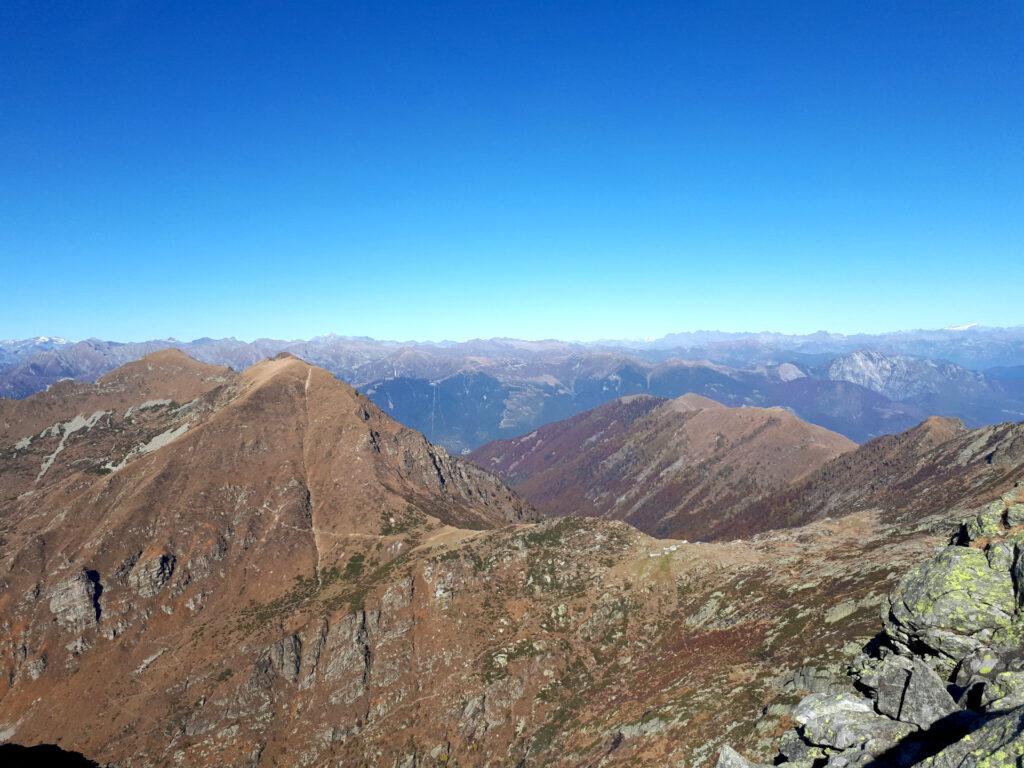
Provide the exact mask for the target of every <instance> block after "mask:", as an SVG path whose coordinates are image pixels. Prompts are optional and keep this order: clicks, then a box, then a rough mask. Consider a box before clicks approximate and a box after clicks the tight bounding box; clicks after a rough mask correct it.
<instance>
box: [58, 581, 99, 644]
mask: <svg viewBox="0 0 1024 768" xmlns="http://www.w3.org/2000/svg"><path fill="white" fill-rule="evenodd" d="M100 591H101V590H100V586H99V578H98V575H97V574H95V572H92V571H85V570H83V571H79V572H78V573H75V574H74V575H73V576H70V577H68V578H67V579H65V580H64V581H62V582H60V583H59V584H58V585H57V586H56V587H55V588H54V589H53V591H52V592H51V593H50V603H49V606H50V613H52V614H53V615H54V617H55V618H56V619H57V622H58V623H60V624H61V625H62V626H64V627H67V628H69V629H75V630H82V629H85V628H86V627H89V626H92V625H94V624H96V623H97V622H98V621H99V620H100V613H101V610H100V603H99V595H100Z"/></svg>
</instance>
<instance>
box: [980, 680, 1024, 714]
mask: <svg viewBox="0 0 1024 768" xmlns="http://www.w3.org/2000/svg"><path fill="white" fill-rule="evenodd" d="M980 703H981V706H982V708H983V709H984V710H985V711H986V712H1007V711H1009V710H1011V709H1017V708H1018V707H1024V672H1000V673H999V674H997V675H996V676H995V678H994V679H992V680H990V681H989V682H987V683H986V684H985V688H984V690H983V691H982V693H981V702H980Z"/></svg>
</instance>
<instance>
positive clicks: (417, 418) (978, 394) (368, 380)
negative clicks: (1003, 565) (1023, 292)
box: [0, 327, 1024, 453]
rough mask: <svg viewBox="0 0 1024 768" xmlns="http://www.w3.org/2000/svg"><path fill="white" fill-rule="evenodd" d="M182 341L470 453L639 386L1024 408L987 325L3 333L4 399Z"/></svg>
mask: <svg viewBox="0 0 1024 768" xmlns="http://www.w3.org/2000/svg"><path fill="white" fill-rule="evenodd" d="M171 347H175V348H179V349H181V350H182V351H184V352H186V353H187V354H188V355H190V356H192V357H194V358H195V359H197V360H201V361H203V362H207V363H211V364H217V365H228V366H231V367H232V368H233V369H235V370H242V369H244V368H246V367H248V366H250V365H252V364H254V363H256V362H258V361H260V360H262V359H265V358H269V357H273V356H275V355H277V354H279V353H280V352H289V353H291V354H293V355H295V356H297V357H300V358H302V359H303V360H306V361H308V362H310V363H312V364H314V365H318V366H321V367H323V368H325V369H326V370H328V371H330V372H331V373H333V374H334V375H335V376H337V377H338V378H339V379H341V380H343V381H345V382H347V383H349V384H351V385H353V386H355V387H356V388H358V389H359V390H360V391H362V392H363V393H365V394H366V395H367V396H368V397H370V398H371V399H372V400H373V401H374V402H375V403H376V404H377V405H379V406H380V407H381V408H383V409H384V410H385V411H386V412H387V413H388V414H389V415H391V416H392V417H393V418H395V419H397V420H398V421H400V422H402V423H404V424H406V425H407V426H410V427H412V428H414V429H416V430H418V431H420V432H423V433H424V434H425V435H426V436H427V437H428V438H429V439H430V440H432V441H434V442H437V443H440V444H442V445H444V446H445V447H447V448H448V449H449V450H451V451H453V452H456V453H463V452H468V451H471V450H473V449H475V448H477V447H479V446H481V445H483V444H485V443H487V442H490V441H492V440H496V439H505V438H511V437H516V436H520V435H523V434H526V433H528V432H530V431H532V430H534V429H536V428H537V427H540V426H543V425H545V424H548V423H551V422H554V421H558V420H561V419H565V418H568V417H570V416H573V415H575V414H577V413H581V412H583V411H586V410H589V409H591V408H594V407H596V406H599V405H601V404H602V403H605V402H608V401H610V400H613V399H615V398H618V397H622V396H626V395H634V394H644V395H652V396H655V397H662V398H675V397H679V396H681V395H684V394H687V393H695V394H699V395H703V396H706V397H710V398H713V399H714V400H717V401H719V402H721V403H724V404H726V405H730V406H740V405H750V406H758V407H771V406H781V407H784V408H788V409H790V410H792V411H793V412H794V413H795V414H796V415H798V416H800V417H801V418H802V419H805V420H806V421H809V422H812V423H814V424H817V425H820V426H823V427H825V428H827V429H830V430H833V431H835V432H839V433H840V434H843V435H845V436H847V437H849V438H850V439H852V440H855V441H857V442H864V441H866V440H869V439H871V438H873V437H876V436H878V435H882V434H891V433H895V432H899V431H902V430H904V429H907V428H909V427H910V426H912V425H914V424H916V423H918V422H919V421H921V420H922V419H924V418H925V417H927V416H930V415H941V416H951V417H956V418H959V419H962V420H963V421H964V422H965V423H966V424H967V425H968V426H972V427H973V426H982V425H985V424H993V423H999V422H1003V421H1010V420H1016V419H1021V418H1024V328H1007V329H1001V328H980V327H968V328H962V329H947V330H939V331H911V332H904V333H893V334H884V335H854V336H844V335H839V334H828V333H824V332H822V333H817V334H810V335H806V336H788V335H784V334H774V333H750V334H730V333H718V332H704V331H701V332H695V333H686V334H673V335H671V336H666V337H664V338H663V339H659V340H656V341H652V342H632V341H606V342H600V343H588V344H583V343H574V342H562V341H555V340H547V341H522V340H516V339H489V340H472V341H467V342H439V343H433V342H396V341H377V340H374V339H369V338H362V337H345V336H335V335H328V336H320V337H316V338H313V339H310V340H308V341H282V340H275V339H258V340H256V341H253V342H244V341H239V340H237V339H210V338H203V339H196V340H194V341H189V342H180V341H177V340H175V339H159V340H152V341H145V342H132V343H118V342H111V341H99V340H95V339H91V340H87V341H79V342H71V341H67V340H65V339H60V338H53V337H39V338H36V339H28V340H19V341H2V342H0V395H2V396H4V397H8V398H22V397H25V396H27V395H29V394H32V393H33V392H38V391H40V390H43V389H45V388H46V387H47V386H49V385H51V384H53V383H54V382H57V381H59V380H61V379H66V378H67V379H75V380H81V381H95V380H96V379H97V378H98V377H100V376H102V375H103V374H104V373H106V372H107V371H110V370H112V369H113V368H115V367H117V366H119V365H123V364H125V363H127V362H130V361H132V360H136V359H138V358H140V357H142V356H143V355H146V354H149V353H151V352H154V351H157V350H160V349H166V348H171Z"/></svg>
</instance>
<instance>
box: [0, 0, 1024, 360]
mask: <svg viewBox="0 0 1024 768" xmlns="http://www.w3.org/2000/svg"><path fill="white" fill-rule="evenodd" d="M1022 41H1024V4H1022V3H1021V2H1019V0H997V1H995V2H984V1H978V2H974V1H971V2H964V1H962V0H957V1H956V2H944V1H942V0H930V1H929V2H892V0H886V1H885V2H872V1H870V0H868V1H866V0H855V1H853V0H852V1H851V2H838V1H830V0H812V1H811V2H797V0H786V1H785V2H777V1H776V0H763V2H731V1H730V0H707V2H683V0H678V1H676V2H665V3H644V2H626V1H624V0H623V1H622V2H616V3H606V2H600V1H599V0H585V1H584V2H559V1H557V0H555V1H549V2H536V3H535V2H528V1H526V0H517V1H516V2H508V3H492V2H482V1H480V0H474V2H467V3H454V2H412V3H395V2H381V1H379V0H367V2H359V3H354V2H340V1H335V2H323V3H319V2H310V1H303V2H239V3H230V2H212V3H204V2H187V3H186V2H173V3H172V2H158V1H157V0H146V1H144V2H100V1H98V2H85V3H83V2H77V1H76V2H71V3H60V2H46V3H41V2H35V0H9V1H8V2H4V3H2V4H0V285H2V293H0V296H2V300H0V338H9V337H23V336H34V335H39V334H49V335H63V336H67V337H70V338H85V337H89V336H97V337H101V338H112V339H121V340H137V339H144V338H152V337H165V336H175V337H178V338H182V339H187V338H192V337H197V336H227V335H233V336H236V337H239V338H244V339H251V338H254V337H257V336H274V337H284V338H298V337H308V336H312V335H316V334H321V333H327V332H332V331H333V332H337V333H343V334H359V335H371V336H376V337H381V338H399V339H409V338H416V339H442V338H450V339H464V338H470V337H477V336H495V335H508V336H519V337H527V338H542V337H559V338H575V339H594V338H602V337H605V338H607V337H634V338H635V337H645V336H659V335H662V334H664V333H667V332H671V331H681V330H693V329H697V328H715V329H722V330H779V331H786V332H799V331H813V330H816V329H828V330H835V331H846V332H849V331H858V330H862V331H881V330H895V329H902V328H914V327H942V326H945V325H949V324H954V323H965V322H972V321H978V322H982V323H984V324H986V325H1017V324H1021V323H1024V299H1022V298H1021V295H1020V286H1021V281H1022V280H1024V42H1022Z"/></svg>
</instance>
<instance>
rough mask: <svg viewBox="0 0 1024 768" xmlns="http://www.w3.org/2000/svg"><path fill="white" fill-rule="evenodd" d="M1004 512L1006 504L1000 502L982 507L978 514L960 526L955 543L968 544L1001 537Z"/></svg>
mask: <svg viewBox="0 0 1024 768" xmlns="http://www.w3.org/2000/svg"><path fill="white" fill-rule="evenodd" d="M1005 512H1006V502H1004V501H1002V500H999V501H993V502H992V503H991V504H988V505H986V506H984V507H982V509H981V510H980V511H979V512H978V514H976V515H975V516H974V517H971V518H968V519H967V520H965V521H964V522H963V523H961V524H960V533H959V534H958V536H957V541H958V542H959V543H961V544H969V543H971V542H974V541H978V540H980V539H990V538H993V537H996V536H999V535H1001V534H1002V533H1003V519H1004V515H1005Z"/></svg>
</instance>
